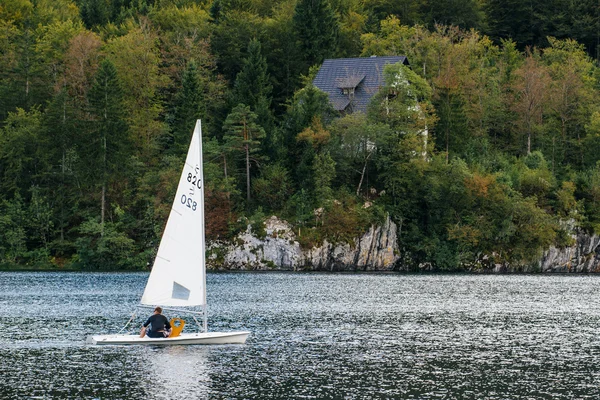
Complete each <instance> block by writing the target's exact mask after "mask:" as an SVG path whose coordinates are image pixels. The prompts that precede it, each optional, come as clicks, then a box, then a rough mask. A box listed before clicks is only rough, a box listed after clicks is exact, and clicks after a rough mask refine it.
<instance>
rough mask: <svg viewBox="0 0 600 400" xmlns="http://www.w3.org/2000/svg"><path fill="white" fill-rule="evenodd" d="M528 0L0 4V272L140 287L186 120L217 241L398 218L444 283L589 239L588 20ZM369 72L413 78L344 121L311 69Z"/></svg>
mask: <svg viewBox="0 0 600 400" xmlns="http://www.w3.org/2000/svg"><path fill="white" fill-rule="evenodd" d="M537 3H539V4H537ZM537 3H536V2H521V1H514V0H510V1H497V0H459V1H450V0H439V1H433V0H214V1H210V0H196V1H194V0H155V1H152V0H0V265H2V266H4V267H10V268H13V267H28V268H51V267H57V268H81V269H144V268H148V266H149V265H150V263H151V262H152V258H153V255H154V254H155V252H156V248H157V246H158V241H159V238H160V234H161V231H162V229H163V227H164V224H165V222H166V217H167V215H168V212H169V209H170V203H171V201H172V196H173V195H174V192H175V188H176V185H177V182H178V179H179V174H180V171H181V166H182V163H183V160H184V157H185V153H186V151H187V146H188V143H189V140H190V137H191V134H192V130H193V126H194V123H195V120H196V119H197V118H200V119H202V121H203V130H204V136H205V138H204V152H205V178H206V197H207V200H206V202H207V204H206V212H207V222H206V223H207V226H206V229H207V236H208V237H209V238H210V239H223V240H227V239H231V238H232V237H233V236H234V235H235V234H236V233H237V232H239V231H240V230H244V229H245V227H246V226H247V224H252V225H253V227H254V229H255V230H257V231H259V232H260V230H261V227H262V221H263V220H264V218H265V217H267V216H269V215H277V216H279V217H281V218H283V219H286V220H287V221H289V222H290V223H291V224H293V225H294V227H295V230H296V233H297V236H298V238H299V240H300V241H301V244H302V245H303V246H311V245H314V244H317V243H320V242H321V241H323V240H324V239H328V240H329V241H330V242H331V241H334V242H335V241H350V240H352V239H353V238H355V237H357V236H359V235H360V234H361V233H362V232H364V230H365V229H366V228H367V226H369V225H370V224H372V223H377V222H380V221H382V220H383V219H384V218H385V215H387V214H389V215H391V217H392V219H393V220H394V221H395V222H396V224H397V225H398V228H399V232H398V238H399V239H398V240H399V245H400V249H401V252H402V259H403V262H404V263H407V264H409V265H418V264H420V263H429V264H431V265H432V266H433V267H434V268H437V269H445V270H456V269H461V268H462V266H464V265H466V264H469V263H472V262H474V261H475V260H477V259H483V258H486V259H489V260H492V261H494V262H511V263H517V264H518V263H524V264H525V263H528V262H531V261H532V260H534V259H535V258H536V257H538V256H539V255H540V254H541V252H542V251H543V250H544V249H546V248H548V247H549V246H551V245H556V246H559V247H560V246H566V245H569V244H571V241H572V238H571V237H570V235H569V231H568V229H569V227H571V226H573V224H575V225H576V226H578V227H579V228H580V229H582V230H585V231H587V232H590V233H593V232H596V233H597V232H600V163H599V162H598V161H599V160H600V103H599V101H598V100H599V94H600V92H599V89H600V86H599V82H598V80H599V78H600V69H599V68H598V62H597V61H598V49H599V48H598V43H600V36H599V35H600V21H599V16H600V9H599V6H598V3H597V1H589V0H583V1H578V2H573V1H566V0H550V1H548V2H543V3H542V2H537ZM372 55H376V56H383V55H405V56H407V57H408V60H409V62H410V68H407V67H403V66H401V65H393V66H390V67H388V68H386V70H385V85H384V87H383V88H382V90H381V91H380V92H379V93H378V94H377V95H376V96H375V97H374V98H373V100H372V103H371V105H370V108H369V111H368V113H367V114H353V115H347V116H341V115H338V114H336V113H335V112H334V111H333V109H332V108H331V106H330V105H329V104H328V100H327V96H326V94H324V93H323V92H321V91H319V90H318V89H316V88H315V87H314V86H312V84H311V82H312V78H313V77H314V76H315V74H316V72H317V70H318V68H319V66H320V65H321V63H322V61H323V60H324V59H326V58H338V57H367V56H372ZM398 77H403V79H400V80H399V79H398ZM425 130H426V131H427V135H424V132H425ZM246 148H247V149H248V152H246ZM247 155H248V157H247ZM248 161H249V162H248ZM248 167H249V168H248Z"/></svg>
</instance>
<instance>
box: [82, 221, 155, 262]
mask: <svg viewBox="0 0 600 400" xmlns="http://www.w3.org/2000/svg"><path fill="white" fill-rule="evenodd" d="M79 234H80V236H79V238H78V239H77V241H76V243H75V246H76V249H77V257H76V259H75V260H74V264H75V266H76V267H78V268H81V269H88V270H120V269H141V268H143V267H145V263H144V262H143V261H144V259H143V257H141V256H140V255H139V254H137V253H136V252H135V246H134V242H133V240H132V239H130V238H129V237H128V236H127V235H126V234H125V232H123V231H122V224H119V223H106V224H101V223H99V222H97V221H95V220H88V221H85V222H84V223H82V224H81V226H80V227H79Z"/></svg>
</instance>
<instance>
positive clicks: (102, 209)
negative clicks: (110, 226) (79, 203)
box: [100, 134, 106, 236]
mask: <svg viewBox="0 0 600 400" xmlns="http://www.w3.org/2000/svg"><path fill="white" fill-rule="evenodd" d="M102 150H103V154H102V195H101V196H102V198H101V200H100V204H101V205H100V236H104V215H105V213H106V134H105V135H104V136H103V137H102Z"/></svg>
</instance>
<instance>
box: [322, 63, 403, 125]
mask: <svg viewBox="0 0 600 400" xmlns="http://www.w3.org/2000/svg"><path fill="white" fill-rule="evenodd" d="M396 63H402V64H404V65H408V59H407V58H406V57H405V56H387V57H376V56H371V57H361V58H336V59H327V60H325V61H324V62H323V65H322V66H321V69H320V70H319V72H318V73H317V76H316V77H315V79H314V81H313V84H314V85H315V86H316V87H317V88H319V89H320V90H322V91H324V92H325V93H327V95H328V96H329V101H330V102H331V105H332V106H333V108H334V109H335V110H336V111H340V112H341V113H343V114H350V113H353V112H366V110H367V105H368V104H369V101H370V100H371V97H373V96H374V95H375V93H377V92H378V91H379V89H380V88H381V87H382V86H383V83H384V82H383V68H384V66H385V65H386V64H396Z"/></svg>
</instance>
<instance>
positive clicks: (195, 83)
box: [171, 61, 202, 156]
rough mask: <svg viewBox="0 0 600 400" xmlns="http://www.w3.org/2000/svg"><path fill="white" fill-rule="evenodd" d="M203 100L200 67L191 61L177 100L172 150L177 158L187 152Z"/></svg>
mask: <svg viewBox="0 0 600 400" xmlns="http://www.w3.org/2000/svg"><path fill="white" fill-rule="evenodd" d="M201 100H202V93H201V89H200V82H199V79H198V67H197V66H196V63H195V62H194V61H190V62H189V63H188V65H187V68H186V70H185V72H184V74H183V79H182V82H181V90H180V91H179V92H178V93H177V96H176V99H175V115H174V118H173V124H172V139H173V143H172V146H171V148H172V151H173V153H174V154H175V155H177V156H181V155H184V154H185V152H186V150H187V147H188V145H189V142H190V138H191V134H192V131H193V130H194V125H195V124H196V120H197V119H198V118H200V105H201Z"/></svg>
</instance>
